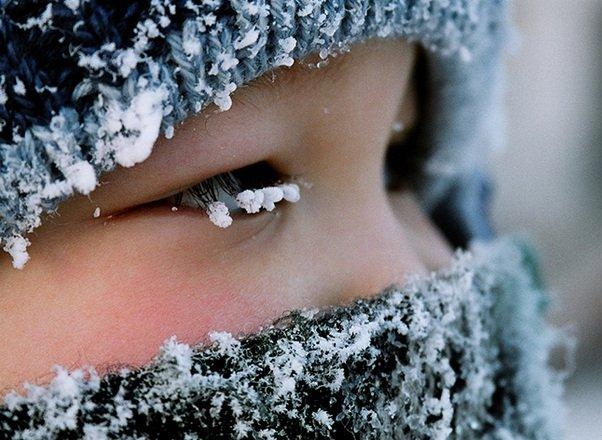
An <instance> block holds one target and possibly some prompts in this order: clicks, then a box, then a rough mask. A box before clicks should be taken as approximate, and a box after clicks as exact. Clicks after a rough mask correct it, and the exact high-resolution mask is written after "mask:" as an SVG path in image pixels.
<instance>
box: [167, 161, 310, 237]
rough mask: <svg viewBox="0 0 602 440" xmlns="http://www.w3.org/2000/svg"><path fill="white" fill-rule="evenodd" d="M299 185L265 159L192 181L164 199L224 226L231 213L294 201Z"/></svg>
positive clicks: (235, 214) (267, 207)
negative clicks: (198, 180)
mask: <svg viewBox="0 0 602 440" xmlns="http://www.w3.org/2000/svg"><path fill="white" fill-rule="evenodd" d="M299 198H300V194H299V186H298V185H297V184H296V183H293V182H291V178H290V176H283V175H281V174H280V173H278V172H277V171H276V170H274V169H273V168H272V167H271V166H270V165H269V164H267V163H266V162H258V163H256V164H253V165H249V166H247V167H244V168H240V169H238V170H234V171H230V172H227V173H222V174H219V175H217V176H214V177H211V178H209V179H207V180H204V181H203V182H200V183H198V184H195V185H193V186H191V187H190V188H187V189H185V190H184V191H181V192H179V193H177V194H174V195H172V196H170V197H168V198H167V199H166V200H165V201H166V203H169V204H171V206H172V209H173V210H174V211H176V210H177V208H178V207H180V206H187V207H192V208H195V209H200V210H203V211H205V212H206V213H207V215H208V216H209V219H210V220H211V221H212V222H213V223H214V224H215V225H217V226H219V227H222V228H225V227H228V226H230V224H231V223H232V216H237V215H246V214H256V213H258V212H260V211H262V210H264V211H272V210H274V209H275V206H276V203H278V202H281V201H283V200H284V201H288V202H293V203H294V202H297V201H298V200H299Z"/></svg>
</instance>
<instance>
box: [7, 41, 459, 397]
mask: <svg viewBox="0 0 602 440" xmlns="http://www.w3.org/2000/svg"><path fill="white" fill-rule="evenodd" d="M414 59H415V48H414V47H412V46H410V45H407V44H404V43H402V42H400V41H392V40H389V41H373V42H370V43H367V44H363V45H358V46H356V47H354V48H353V50H352V51H351V52H350V53H347V54H344V55H339V56H338V57H336V58H334V59H332V60H331V61H330V62H329V63H328V65H327V66H326V67H323V68H319V69H316V68H310V67H308V66H307V63H298V64H296V65H295V67H293V68H291V69H287V68H284V69H280V70H278V71H276V72H273V73H269V74H268V75H266V76H265V77H263V78H261V79H260V80H258V81H255V82H253V83H251V84H250V85H249V86H247V87H243V88H240V89H239V90H237V92H236V93H235V94H234V96H233V98H234V105H233V107H232V109H231V110H229V111H227V112H223V113H219V112H217V111H216V109H215V108H208V109H206V110H205V111H204V112H203V113H202V114H200V115H198V116H195V117H190V118H189V119H187V120H186V121H185V123H184V124H183V125H182V126H180V127H177V128H176V135H175V137H174V138H173V139H171V140H167V139H164V138H161V139H159V140H158V141H157V142H156V145H155V148H154V151H153V153H152V155H151V157H150V158H149V159H148V160H147V161H145V162H143V163H142V164H139V165H137V166H135V167H133V168H129V169H124V168H120V169H118V170H116V171H114V172H112V173H110V174H107V175H105V176H103V177H102V179H101V185H100V186H99V187H98V188H97V189H96V190H95V191H94V192H93V193H92V194H91V195H90V196H89V197H81V196H80V197H75V198H72V199H71V200H69V201H67V202H65V203H64V204H63V205H62V206H61V207H60V209H59V211H58V214H57V215H55V216H53V217H51V218H47V219H46V220H45V222H44V224H43V226H42V227H40V228H39V229H38V230H36V231H35V232H34V233H33V234H32V235H31V237H30V239H31V241H32V243H33V244H32V245H31V247H30V254H31V260H30V262H29V263H28V264H27V265H26V267H25V269H24V270H23V271H17V270H15V269H13V268H12V267H11V264H10V260H9V258H7V256H6V255H2V256H0V279H1V280H2V286H3V288H2V291H3V292H2V294H1V295H0V334H2V335H3V337H2V341H1V342H0V390H8V389H11V388H13V387H18V386H19V384H20V383H22V382H23V381H24V380H28V381H30V382H36V383H45V382H47V381H48V380H49V379H50V378H51V377H52V366H53V365H55V364H60V365H64V366H67V367H77V366H81V365H84V364H91V365H94V366H96V367H97V368H98V370H99V371H101V372H103V371H107V370H108V369H111V368H115V367H116V366H120V365H124V364H127V365H131V366H136V365H142V364H144V363H146V362H148V361H149V360H150V359H151V358H152V357H153V356H154V355H155V354H156V352H157V349H158V347H159V346H160V345H161V343H162V342H163V341H164V340H165V339H167V338H168V337H170V336H171V335H176V336H177V337H178V339H179V340H181V341H183V342H187V343H191V344H193V343H197V342H202V341H206V338H207V334H208V332H210V331H213V330H225V331H230V332H232V333H234V334H240V333H244V332H252V331H257V330H258V329H259V328H260V327H261V326H263V325H266V324H268V323H269V322H271V321H272V320H273V319H274V318H277V317H278V316H280V315H281V314H282V313H283V312H285V311H287V310H290V309H295V308H303V307H324V306H329V305H333V304H341V303H348V302H349V301H351V300H352V299H354V298H357V297H359V296H366V295H370V294H374V293H376V292H378V291H379V290H380V289H382V288H384V287H386V286H388V285H389V284H391V283H393V282H402V281H403V280H404V278H405V277H406V276H407V275H408V274H414V273H424V272H426V271H428V270H432V269H435V268H437V267H439V266H441V265H443V264H445V263H447V262H448V260H449V258H450V250H449V248H448V246H447V245H446V243H445V242H444V240H443V239H442V238H441V236H440V234H439V232H438V231H437V230H436V229H435V228H434V227H433V226H432V225H431V224H430V223H429V221H428V220H427V218H426V216H425V215H424V214H423V213H422V212H421V211H420V208H419V207H418V203H417V201H416V200H415V198H414V196H413V195H412V194H411V193H408V192H395V193H389V192H387V191H386V189H385V188H384V186H383V181H382V169H383V160H384V155H385V152H386V149H387V145H388V144H389V141H390V139H391V136H392V130H391V127H392V125H393V123H394V122H395V121H397V120H402V121H403V122H404V125H406V126H408V125H411V124H412V121H413V119H415V105H414V103H415V99H416V97H415V96H414V95H413V94H412V84H411V81H410V74H411V71H412V66H413V64H414ZM397 135H398V136H400V135H401V136H403V133H401V134H397ZM262 160H265V161H267V162H268V163H269V164H270V165H271V166H273V167H274V168H275V169H276V170H278V171H279V172H280V173H282V174H283V175H290V176H295V177H296V178H297V179H298V180H299V181H300V182H302V183H301V200H300V201H299V202H298V203H295V204H291V203H285V202H283V203H280V204H278V205H277V208H276V210H275V211H273V212H271V213H268V212H263V213H261V214H257V215H245V214H242V215H240V216H237V217H235V218H234V222H233V224H232V226H230V227H229V228H227V229H220V228H218V227H216V226H214V225H213V224H212V223H210V221H209V219H208V218H207V216H206V215H205V213H204V212H203V211H202V210H199V209H195V208H185V207H180V209H179V210H178V211H177V212H172V210H171V205H170V204H169V203H156V204H152V205H149V204H148V202H152V201H157V200H160V199H162V198H165V197H167V196H169V195H171V194H174V193H176V192H178V191H180V190H182V189H185V188H187V187H189V186H191V185H194V184H195V183H198V182H201V181H203V180H205V179H206V178H208V177H211V176H213V175H216V174H219V173H222V172H226V171H229V170H234V169H237V168H240V167H243V166H246V165H250V164H252V163H255V162H258V161H262ZM96 207H100V208H101V214H102V215H101V217H100V218H93V215H92V213H93V212H94V210H95V208H96Z"/></svg>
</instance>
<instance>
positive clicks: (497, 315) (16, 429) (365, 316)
mask: <svg viewBox="0 0 602 440" xmlns="http://www.w3.org/2000/svg"><path fill="white" fill-rule="evenodd" d="M473 251H474V253H473V254H469V253H458V254H457V255H456V258H455V261H454V262H453V264H452V265H451V266H450V267H449V268H447V269H444V270H441V271H440V272H438V273H436V274H433V275H431V276H430V277H424V278H414V279H412V280H410V281H408V282H407V283H406V284H405V285H404V286H402V287H390V288H389V289H387V290H385V291H384V292H382V293H381V294H380V295H378V296H377V297H375V298H373V299H369V300H359V301H357V302H355V303H354V304H353V305H351V306H349V307H343V308H335V309H331V310H326V311H301V312H294V313H291V314H289V315H288V316H286V317H285V318H283V319H281V320H279V321H277V322H276V323H275V324H274V325H273V326H271V327H269V328H267V329H265V330H264V331H262V332H260V333H258V334H254V335H250V336H246V337H243V338H234V337H232V336H231V335H230V334H227V333H214V334H212V335H211V339H212V341H213V343H212V344H211V345H209V346H200V347H190V346H188V345H185V344H181V343H178V342H177V341H176V340H175V339H173V338H172V339H170V340H168V341H167V342H166V343H165V344H164V346H163V347H162V349H161V352H160V354H159V355H158V356H157V358H156V359H155V360H154V362H153V363H152V364H150V365H149V366H147V367H144V368H141V369H135V370H123V371H121V372H118V373H113V374H109V375H107V376H104V377H99V376H97V375H96V374H95V373H94V371H93V370H77V371H75V372H71V373H69V372H67V371H66V370H64V369H57V372H56V377H55V379H54V380H53V382H52V383H51V384H50V385H49V386H48V387H45V388H42V387H36V386H30V387H29V390H28V394H27V395H26V396H20V395H17V394H10V395H8V396H7V397H6V399H5V404H4V406H2V407H0V436H2V437H3V438H12V439H28V440H33V439H45V440H46V439H55V438H56V439H59V438H60V439H76V438H77V439H80V438H85V439H105V438H120V439H122V438H132V439H133V438H145V439H160V438H174V439H175V438H177V439H207V438H228V439H284V438H286V439H308V438H319V439H333V438H345V439H347V438H361V439H406V438H412V439H444V438H461V439H473V438H474V439H483V438H497V439H519V438H529V439H551V438H559V437H560V436H561V432H562V431H561V429H560V423H561V422H560V420H559V418H558V417H557V414H558V413H559V410H558V408H557V407H556V406H557V405H558V404H559V396H560V393H561V376H560V375H559V374H558V373H555V372H552V371H551V370H550V369H549V368H548V366H547V363H546V359H547V354H548V351H549V349H550V348H551V346H552V345H553V344H554V343H555V342H557V340H558V335H557V334H556V333H555V332H554V331H553V330H551V329H550V328H549V327H547V326H546V324H545V322H544V321H543V320H542V317H541V313H542V304H543V303H544V302H545V298H544V295H543V293H542V291H541V290H540V288H539V286H538V285H537V281H536V275H535V274H534V273H533V267H532V266H531V261H532V260H531V257H530V253H529V250H528V249H527V248H525V247H524V246H523V245H521V244H520V243H515V242H512V241H500V242H498V243H495V244H491V245H479V246H476V247H475V248H474V250H473ZM552 414H554V418H551V417H550V416H551V415H552Z"/></svg>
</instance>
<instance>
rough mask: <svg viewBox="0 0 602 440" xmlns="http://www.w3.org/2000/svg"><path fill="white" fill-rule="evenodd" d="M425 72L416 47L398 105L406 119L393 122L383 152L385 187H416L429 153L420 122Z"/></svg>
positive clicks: (425, 91) (425, 97) (423, 109)
mask: <svg viewBox="0 0 602 440" xmlns="http://www.w3.org/2000/svg"><path fill="white" fill-rule="evenodd" d="M428 76H429V72H428V68H427V63H426V57H425V56H424V53H423V51H419V52H418V54H417V57H416V63H415V65H414V71H413V73H412V79H411V85H410V87H409V89H408V92H407V96H406V101H405V102H404V106H403V107H402V109H401V110H402V111H403V112H404V113H403V116H404V117H406V119H408V120H407V121H406V123H405V126H404V125H402V124H401V123H396V124H394V126H393V133H392V135H391V138H390V142H389V147H388V149H387V152H386V155H385V165H384V182H385V188H386V189H387V190H388V191H405V190H414V189H416V188H415V186H416V184H417V183H418V180H419V178H420V177H421V175H422V172H423V168H424V165H425V163H426V161H427V159H428V158H429V156H430V154H431V148H430V145H428V144H426V142H425V141H424V138H425V136H423V134H424V126H423V124H421V121H423V116H424V115H425V114H426V112H427V111H428V109H427V108H426V103H427V102H428V96H429V92H428V87H427V84H428ZM408 114H409V116H408ZM396 126H397V127H396Z"/></svg>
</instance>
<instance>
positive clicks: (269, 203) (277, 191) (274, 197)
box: [261, 186, 284, 211]
mask: <svg viewBox="0 0 602 440" xmlns="http://www.w3.org/2000/svg"><path fill="white" fill-rule="evenodd" d="M261 192H263V202H262V203H261V207H262V208H263V209H265V210H266V211H273V210H274V208H275V207H276V203H278V202H279V201H281V200H282V199H283V198H284V191H282V188H279V187H277V186H266V187H265V188H262V189H261Z"/></svg>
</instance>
